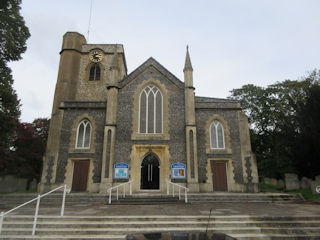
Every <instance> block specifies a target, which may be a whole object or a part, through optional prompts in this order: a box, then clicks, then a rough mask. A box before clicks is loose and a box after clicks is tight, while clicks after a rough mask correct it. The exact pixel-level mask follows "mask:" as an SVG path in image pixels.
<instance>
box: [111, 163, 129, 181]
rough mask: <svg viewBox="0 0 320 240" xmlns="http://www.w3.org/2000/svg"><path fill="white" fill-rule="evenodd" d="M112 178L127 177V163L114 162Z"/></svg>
mask: <svg viewBox="0 0 320 240" xmlns="http://www.w3.org/2000/svg"><path fill="white" fill-rule="evenodd" d="M114 178H129V165H128V164H126V163H117V164H115V165H114Z"/></svg>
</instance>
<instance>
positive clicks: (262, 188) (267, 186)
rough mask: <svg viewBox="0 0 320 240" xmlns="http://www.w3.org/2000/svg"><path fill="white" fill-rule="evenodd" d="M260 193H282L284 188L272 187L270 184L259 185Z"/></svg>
mask: <svg viewBox="0 0 320 240" xmlns="http://www.w3.org/2000/svg"><path fill="white" fill-rule="evenodd" d="M260 191H261V192H283V191H284V188H283V187H282V186H279V185H272V184H265V183H261V184H260Z"/></svg>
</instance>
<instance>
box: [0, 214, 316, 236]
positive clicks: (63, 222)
mask: <svg viewBox="0 0 320 240" xmlns="http://www.w3.org/2000/svg"><path fill="white" fill-rule="evenodd" d="M32 224H33V216H31V215H10V216H8V217H6V218H5V221H4V223H3V229H2V236H1V239H26V237H27V238H29V235H31V231H32ZM206 228H208V230H209V231H217V232H221V233H225V234H227V235H229V236H232V237H235V238H237V239H258V238H259V239H320V216H309V217H306V216H304V217H260V216H246V215H243V216H241V215H230V216H211V217H210V221H209V224H208V216H204V215H197V216H194V215H191V216H189V215H188V216H168V215H161V216H83V215H82V216H64V217H58V216H39V217H38V223H37V230H36V237H35V239H36V238H41V239H75V238H76V239H125V235H127V234H134V233H141V232H177V231H205V229H206ZM53 237H55V238H53Z"/></svg>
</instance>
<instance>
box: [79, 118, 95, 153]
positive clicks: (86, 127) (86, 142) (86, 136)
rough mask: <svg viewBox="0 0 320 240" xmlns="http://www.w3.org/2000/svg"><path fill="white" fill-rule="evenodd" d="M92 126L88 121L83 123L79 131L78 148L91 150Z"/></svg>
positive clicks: (80, 124)
mask: <svg viewBox="0 0 320 240" xmlns="http://www.w3.org/2000/svg"><path fill="white" fill-rule="evenodd" d="M90 139H91V124H90V122H89V121H88V120H87V119H84V120H83V121H81V122H80V123H79V125H78V129H77V141H76V148H80V149H81V148H84V149H88V148H90Z"/></svg>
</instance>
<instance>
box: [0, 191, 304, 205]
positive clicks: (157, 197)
mask: <svg viewBox="0 0 320 240" xmlns="http://www.w3.org/2000/svg"><path fill="white" fill-rule="evenodd" d="M35 197H37V194H22V193H20V194H18V193H17V194H2V195H0V209H1V208H3V209H4V208H5V209H10V208H13V207H15V206H17V205H19V204H22V203H24V202H27V201H29V200H30V199H32V198H35ZM108 197H109V196H108V195H106V194H88V193H71V194H67V197H66V206H71V205H74V204H82V203H97V204H98V203H101V204H104V203H107V202H108ZM61 201H62V193H53V194H51V195H49V196H47V197H45V198H43V199H41V206H59V205H60V204H61ZM302 201H304V199H303V197H302V196H301V195H300V194H286V193H225V192H220V193H188V202H191V203H197V202H198V203H201V202H265V203H271V202H275V203H281V202H282V203H285V202H287V203H288V202H302ZM170 202H172V203H177V202H181V203H183V202H184V194H183V193H181V200H180V201H179V199H178V194H177V193H176V194H175V197H174V198H173V197H172V195H166V194H161V193H136V194H133V195H132V196H130V195H128V194H127V195H126V197H125V198H122V196H121V194H119V200H118V201H117V200H116V196H115V195H114V194H113V195H112V204H155V203H156V204H161V203H170ZM34 204H35V203H34Z"/></svg>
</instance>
